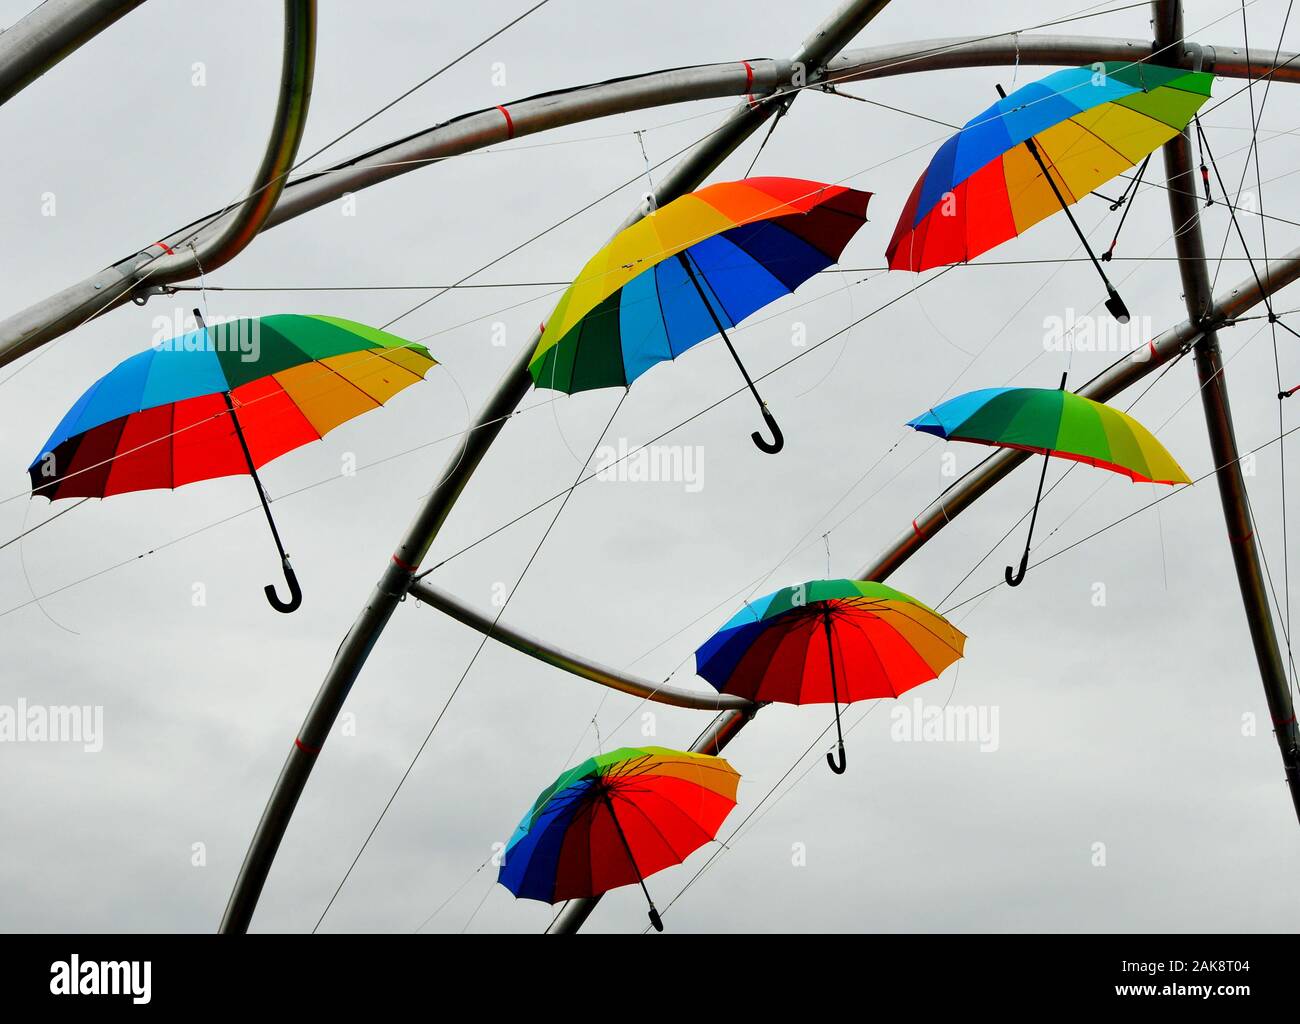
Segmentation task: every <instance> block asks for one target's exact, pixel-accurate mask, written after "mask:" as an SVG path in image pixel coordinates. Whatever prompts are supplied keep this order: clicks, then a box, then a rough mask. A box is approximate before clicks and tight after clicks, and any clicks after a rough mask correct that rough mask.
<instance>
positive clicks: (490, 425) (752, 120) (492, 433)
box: [220, 0, 889, 932]
mask: <svg viewBox="0 0 1300 1024" xmlns="http://www.w3.org/2000/svg"><path fill="white" fill-rule="evenodd" d="M888 3H889V0H849V2H846V3H842V4H841V5H840V6H839V8H838V9H837V10H836V12H835V13H834V14H833V15H831V17H830V18H828V19H827V20H826V21H825V22H824V23H823V25H822V27H821V28H820V29H819V30H818V32H817V33H816V34H815V35H814V36H813V37H812V38H811V39H810V40H809V41H808V42H807V43H805V44H804V46H803V47H802V48H801V49H800V51H799V54H798V56H796V58H795V61H796V62H797V63H799V64H801V65H804V66H810V67H812V68H813V69H817V68H820V67H821V66H822V65H823V64H824V63H825V62H826V61H827V60H829V59H830V58H831V57H833V56H834V55H835V52H836V51H835V49H833V48H832V47H835V46H837V45H843V42H844V41H846V40H847V39H849V38H852V37H853V36H854V35H856V34H857V32H858V31H860V30H861V29H862V27H863V26H865V25H866V24H867V23H868V22H869V21H871V19H872V18H874V17H875V16H876V14H878V13H879V12H880V11H881V10H883V9H884V7H885V6H886V5H887V4H888ZM773 113H775V105H774V104H771V103H742V104H740V105H739V106H738V107H736V109H735V110H734V111H733V112H732V114H731V115H730V116H728V118H727V119H726V120H725V121H724V122H723V124H722V126H721V127H720V128H719V130H717V131H715V132H713V133H711V134H710V135H709V136H708V137H706V138H705V139H704V140H703V141H702V142H700V143H699V144H698V145H697V146H696V147H695V148H694V149H692V150H691V152H690V153H688V154H687V155H686V156H685V157H684V158H683V160H682V161H681V162H680V163H679V164H678V165H677V167H676V168H675V169H674V170H673V171H672V172H671V173H670V174H669V175H668V176H667V177H666V178H665V179H664V180H663V181H661V182H660V184H659V186H658V188H657V189H656V192H655V198H656V201H657V202H658V203H665V202H670V201H671V200H673V199H675V198H677V196H679V195H682V194H684V193H685V192H689V191H690V190H692V189H694V188H696V187H698V185H699V184H700V183H701V182H702V181H703V180H704V179H705V178H706V177H707V176H708V174H709V173H710V172H711V171H712V170H713V169H714V168H715V167H717V165H718V164H719V163H720V162H721V161H722V160H723V159H725V158H726V157H727V155H728V154H730V153H731V152H732V151H733V150H735V148H736V147H737V146H739V145H740V144H741V143H742V142H743V141H744V140H745V139H746V138H748V137H749V136H750V135H751V134H752V133H753V132H754V130H755V129H756V128H758V127H759V126H760V125H761V124H762V123H763V122H764V121H765V120H766V119H767V118H768V117H769V116H771V115H772V114H773ZM643 212H644V211H641V212H638V213H634V214H633V216H632V219H636V217H638V216H641V215H643ZM537 341H538V332H533V335H532V337H530V338H529V340H528V342H527V343H526V344H525V345H524V346H523V347H522V348H520V350H519V352H518V354H517V355H516V356H515V360H514V363H513V365H512V366H511V368H510V369H509V370H508V371H507V373H506V375H505V377H504V378H503V379H502V381H501V383H500V384H499V385H498V387H497V390H496V392H495V393H494V394H493V395H492V397H491V398H489V399H488V401H487V403H486V404H485V405H484V407H483V409H482V411H481V412H480V413H479V416H478V418H477V420H476V421H475V423H474V425H473V426H472V427H471V429H470V432H469V434H468V435H467V440H466V444H465V447H464V449H463V451H462V452H461V453H460V454H459V455H458V456H457V457H456V458H455V459H454V460H452V463H451V467H450V468H449V469H448V471H447V472H446V474H445V475H444V476H443V478H442V479H441V480H440V481H439V482H438V484H437V485H435V487H434V488H433V491H432V492H431V494H430V495H429V497H428V499H427V500H426V501H425V503H424V505H423V506H422V507H421V509H420V511H419V512H418V513H417V515H416V517H415V519H414V521H413V522H412V523H411V525H410V527H408V529H407V531H406V534H405V536H404V537H403V538H402V540H401V542H400V543H399V544H398V546H397V550H396V551H395V552H394V553H393V556H392V558H391V560H390V561H389V564H388V565H387V566H386V567H385V569H384V572H383V575H382V576H381V577H380V580H379V582H378V584H377V585H376V586H375V589H374V590H373V591H372V593H371V596H370V600H369V601H368V602H367V603H366V606H365V607H364V608H363V609H362V611H361V614H360V615H359V616H358V618H357V621H356V622H355V623H354V624H353V627H352V629H351V630H349V631H348V634H347V636H345V637H344V639H343V643H342V644H341V645H340V646H339V650H338V652H337V653H336V654H335V657H334V661H333V662H332V664H331V665H330V667H329V670H328V672H327V673H326V675H325V679H324V680H323V681H322V683H321V687H320V690H319V691H318V693H317V695H316V699H315V701H314V703H313V704H312V707H311V710H310V711H309V712H308V715H307V719H306V721H305V722H304V723H303V727H302V730H301V731H300V732H299V734H298V737H297V738H296V739H295V741H294V744H293V746H292V747H290V749H289V754H288V757H287V758H286V760H285V764H284V767H283V769H282V770H281V772H280V777H279V779H278V780H277V782H276V786H275V789H274V790H273V791H272V793H271V796H270V799H269V800H268V802H267V805H266V809H265V810H264V811H263V814H262V818H261V820H260V821H259V822H258V825H257V830H256V832H255V833H254V835H253V839H252V841H251V843H250V845H249V848H248V853H247V854H246V855H245V858H244V863H243V865H242V867H241V868H240V871H239V876H238V877H237V879H236V881H235V886H234V889H233V891H232V892H231V895H230V901H229V903H228V904H227V906H226V912H225V914H224V916H223V917H222V920H221V926H220V930H221V931H222V932H243V931H247V929H248V924H249V922H250V921H251V920H252V916H253V911H254V909H255V908H256V906H257V900H258V897H259V896H260V895H261V892H262V887H263V886H264V885H265V883H266V877H267V874H268V873H269V872H270V869H271V864H272V862H273V860H274V859H275V853H276V851H277V850H278V849H279V846H280V841H281V839H282V838H283V837H284V831H285V829H286V828H287V826H288V822H289V818H290V817H291V815H292V814H293V809H294V807H295V806H296V805H297V803H298V798H299V797H300V796H301V795H302V790H303V788H304V787H305V785H306V782H307V779H308V777H309V776H310V774H311V768H312V766H313V764H314V763H315V760H316V757H317V756H318V755H319V754H320V751H321V749H322V747H323V746H324V744H325V740H326V738H327V736H328V735H329V730H330V727H331V726H332V725H333V723H334V720H335V718H336V717H337V716H338V712H339V710H340V709H341V708H342V706H343V702H344V700H346V699H347V695H348V692H349V691H350V690H351V688H352V684H353V683H354V682H355V681H356V678H357V676H358V675H359V674H360V672H361V668H362V665H363V664H364V663H365V660H366V658H367V656H368V655H369V653H370V650H371V649H372V648H373V647H374V645H375V642H376V641H377V640H378V639H379V634H380V633H381V632H382V631H383V628H384V626H385V625H386V624H387V622H388V619H389V618H390V617H391V616H392V613H393V610H394V609H395V608H396V607H397V604H398V602H399V601H400V600H401V598H402V596H403V595H405V594H406V593H407V591H408V590H409V588H410V586H411V583H412V579H413V577H414V575H415V572H416V570H417V568H418V566H419V564H420V562H421V561H422V560H423V558H424V556H425V554H426V553H427V552H428V550H429V547H430V545H431V544H432V543H433V541H434V538H435V537H436V536H437V535H438V531H439V529H440V528H441V526H442V524H443V522H445V521H446V518H447V516H448V514H449V513H450V512H451V509H452V506H453V505H454V504H455V503H456V500H457V499H458V498H459V497H460V494H461V492H462V491H463V490H464V489H465V486H466V484H468V483H469V479H470V477H471V476H472V475H473V474H474V471H475V470H476V469H477V467H478V464H479V462H480V461H481V460H482V458H483V456H484V455H485V454H487V451H488V448H490V447H491V445H492V442H493V441H494V440H495V439H496V436H497V435H498V434H499V433H500V431H501V429H502V427H503V426H504V425H505V423H506V421H507V420H508V419H509V416H510V414H511V413H512V412H513V411H514V410H515V408H516V407H517V406H518V404H519V402H520V401H521V400H522V399H523V397H524V395H526V394H527V393H528V390H529V389H530V388H531V387H532V377H531V376H530V375H529V373H528V360H529V357H530V355H531V353H532V351H533V349H534V348H535V347H536V345H537Z"/></svg>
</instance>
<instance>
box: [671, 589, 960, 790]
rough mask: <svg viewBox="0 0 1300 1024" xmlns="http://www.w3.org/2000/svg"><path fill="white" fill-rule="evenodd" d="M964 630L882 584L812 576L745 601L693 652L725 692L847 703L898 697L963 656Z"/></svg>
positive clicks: (760, 698)
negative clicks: (750, 600)
mask: <svg viewBox="0 0 1300 1024" xmlns="http://www.w3.org/2000/svg"><path fill="white" fill-rule="evenodd" d="M965 644H966V637H965V635H964V634H963V633H962V632H961V631H960V630H959V629H957V628H956V627H955V626H953V625H952V623H950V622H949V621H948V620H947V619H945V618H944V617H943V616H942V615H940V614H939V613H938V612H936V611H934V610H932V609H930V608H927V607H926V606H925V605H923V604H922V603H921V602H920V601H918V600H917V599H916V598H914V597H910V596H909V595H907V594H904V593H902V592H901V591H898V590H895V589H894V588H893V587H887V586H885V584H883V583H874V582H870V581H862V580H813V581H812V582H810V583H801V584H799V585H798V586H793V587H783V588H782V589H780V590H778V591H775V592H774V593H771V594H768V595H767V596H766V597H763V598H760V599H759V600H757V601H753V602H751V603H749V604H746V605H745V607H744V608H742V609H741V610H740V611H739V612H737V613H736V614H735V615H734V616H732V618H731V619H730V621H728V622H727V624H726V625H724V626H723V627H722V628H721V629H720V630H718V632H717V633H715V634H714V635H713V636H712V637H710V638H709V640H708V641H707V642H706V643H705V644H704V646H702V647H701V648H700V649H699V650H697V651H696V652H695V670H696V672H697V673H698V674H699V675H700V676H702V677H703V678H704V679H706V680H708V682H709V683H710V684H712V686H713V687H714V689H716V690H718V692H720V693H732V694H736V695H737V696H740V697H746V698H748V699H749V700H752V701H756V702H760V703H761V702H767V701H780V702H781V703H784V704H827V703H833V704H834V705H835V735H836V753H837V755H838V757H837V756H836V755H833V754H830V753H828V754H827V755H826V761H827V763H828V764H829V765H830V766H831V770H832V771H833V772H835V774H837V775H840V774H843V772H844V769H845V766H846V762H845V757H844V733H843V730H842V729H841V726H840V705H841V704H851V703H853V702H854V701H859V700H870V699H872V698H874V697H898V696H900V695H901V694H903V693H905V692H907V691H908V690H910V689H911V688H912V687H914V686H919V685H920V684H921V683H924V682H928V681H929V680H931V679H934V678H936V677H937V676H938V675H939V674H940V673H941V672H943V670H944V669H946V668H947V667H948V666H949V665H951V664H952V663H953V662H954V661H956V660H957V659H958V658H960V657H961V656H962V651H963V649H964V648H965Z"/></svg>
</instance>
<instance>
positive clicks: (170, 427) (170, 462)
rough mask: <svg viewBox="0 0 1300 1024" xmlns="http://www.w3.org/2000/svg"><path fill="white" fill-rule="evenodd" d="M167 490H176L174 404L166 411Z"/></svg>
mask: <svg viewBox="0 0 1300 1024" xmlns="http://www.w3.org/2000/svg"><path fill="white" fill-rule="evenodd" d="M167 413H168V416H167V456H168V457H167V469H168V473H167V489H168V490H172V491H174V490H176V403H175V402H171V403H170V405H169V408H168V409H167Z"/></svg>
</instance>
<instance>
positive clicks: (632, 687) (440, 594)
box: [410, 580, 754, 711]
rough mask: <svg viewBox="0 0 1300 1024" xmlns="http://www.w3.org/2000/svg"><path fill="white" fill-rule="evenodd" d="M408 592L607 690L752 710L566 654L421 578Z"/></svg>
mask: <svg viewBox="0 0 1300 1024" xmlns="http://www.w3.org/2000/svg"><path fill="white" fill-rule="evenodd" d="M410 595H411V596H412V597H413V598H415V599H416V600H417V601H422V602H424V603H425V604H427V605H429V607H431V608H437V609H438V610H439V611H441V612H445V613H446V614H447V615H450V616H451V617H452V618H453V619H455V620H456V621H457V622H462V623H464V624H465V625H466V626H469V627H470V628H471V629H477V630H478V631H479V632H480V633H483V634H484V635H486V636H491V637H492V639H493V640H498V641H500V642H501V643H503V644H505V645H506V646H507V647H513V648H514V649H515V650H516V651H520V652H521V653H523V654H527V655H528V656H529V657H530V658H536V659H537V660H538V661H541V662H543V663H544V664H547V665H551V666H553V667H555V668H558V669H563V670H564V671H565V672H569V673H572V674H573V675H575V676H579V677H581V678H582V679H587V680H590V681H591V682H593V683H599V684H600V685H601V686H608V687H609V688H610V689H611V690H618V691H619V692H621V693H626V694H630V695H631V696H633V697H640V698H641V699H642V700H649V701H654V702H655V703H656V704H668V705H670V706H672V707H677V708H694V709H696V710H701V711H728V710H737V711H753V709H754V704H753V703H752V702H751V701H748V700H746V699H745V698H744V697H735V696H732V695H731V694H729V693H715V692H714V691H713V690H712V689H710V690H707V691H701V690H684V689H682V688H681V687H677V686H668V685H666V684H664V683H655V682H651V681H650V680H649V679H641V678H639V677H637V676H634V675H629V674H628V673H626V672H620V671H619V670H618V669H614V668H609V667H608V666H605V665H602V664H600V663H599V662H596V661H592V660H590V659H588V658H584V657H582V656H581V655H578V654H570V653H569V652H568V651H565V650H562V649H561V648H559V647H556V646H554V645H553V644H549V643H546V642H545V641H543V640H540V639H538V638H537V637H534V636H530V635H529V634H527V633H524V632H521V631H520V630H517V629H514V628H512V627H510V626H508V625H506V624H505V623H503V622H500V621H494V620H493V618H492V616H489V615H484V614H482V613H481V612H478V611H475V610H474V609H473V608H471V607H470V606H469V605H467V604H465V602H464V601H462V600H460V598H458V597H453V596H452V595H451V594H448V593H447V592H446V591H445V590H440V589H438V588H437V587H434V586H431V585H429V584H428V583H425V582H424V581H423V580H421V581H419V582H417V583H413V584H412V585H411V589H410Z"/></svg>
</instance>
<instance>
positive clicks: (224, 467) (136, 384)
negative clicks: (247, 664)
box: [27, 310, 435, 612]
mask: <svg viewBox="0 0 1300 1024" xmlns="http://www.w3.org/2000/svg"><path fill="white" fill-rule="evenodd" d="M194 313H195V319H196V320H197V321H198V324H199V327H198V329H197V330H195V331H191V332H189V333H188V334H185V335H182V336H180V337H177V338H172V339H170V340H169V341H167V342H165V343H162V344H160V345H158V346H156V347H154V348H151V349H149V350H147V351H145V352H141V353H139V354H138V355H135V356H132V357H131V358H129V359H127V360H125V361H124V362H122V363H119V364H118V365H117V366H116V367H115V368H114V369H113V370H111V371H110V372H109V373H108V374H106V375H105V376H103V377H102V378H100V379H99V380H98V381H97V382H96V383H95V384H93V385H92V386H91V387H90V389H89V390H87V391H86V393H85V394H84V395H82V396H81V398H79V399H78V400H77V402H76V404H75V405H73V407H72V408H71V409H70V410H69V411H68V413H67V415H65V416H64V417H63V420H62V422H60V423H59V425H58V427H56V428H55V430H54V433H53V434H52V435H50V439H49V440H48V441H46V442H45V444H44V446H43V447H42V448H41V452H40V454H39V455H38V456H37V457H36V458H35V460H33V462H32V464H31V466H30V467H29V468H28V470H27V472H28V475H29V476H30V478H31V481H32V494H33V496H35V495H38V494H39V495H43V496H44V497H46V498H49V499H50V500H51V501H54V500H57V499H59V498H74V497H94V498H106V497H108V496H109V495H110V494H121V493H123V492H126V491H145V490H151V489H154V488H163V487H165V488H170V489H175V488H177V487H180V486H181V485H182V484H188V483H193V482H195V481H197V480H208V479H212V478H214V477H221V476H233V475H237V474H241V473H247V474H249V475H250V476H251V477H252V478H253V482H254V483H255V484H256V486H257V494H258V497H259V498H260V499H261V502H262V509H263V511H265V513H266V519H267V522H268V523H269V524H270V527H271V535H272V537H273V538H274V539H275V544H276V548H277V549H278V551H279V552H280V563H281V565H282V567H283V569H284V575H285V580H286V582H287V583H288V585H289V592H290V597H289V600H288V601H283V600H281V599H280V598H279V597H278V596H277V595H276V592H275V587H273V586H268V587H266V597H267V600H268V601H270V602H271V605H272V607H274V608H275V609H276V610H277V611H281V612H292V611H294V610H296V609H297V608H298V606H299V605H300V604H301V603H302V589H301V587H300V586H299V584H298V577H297V575H296V574H295V573H294V571H293V567H292V566H291V565H290V564H289V556H288V554H286V553H285V550H284V545H283V544H282V543H281V541H280V533H279V531H278V530H277V529H276V527H275V520H274V519H273V518H272V516H271V507H270V504H269V502H268V499H267V496H266V491H265V489H264V488H263V487H262V482H261V480H260V479H259V478H258V475H257V470H258V468H259V467H261V466H263V465H265V464H266V463H268V462H270V461H271V460H272V459H275V458H278V457H279V456H281V455H283V454H285V452H288V451H292V450H293V449H294V448H298V447H300V446H302V445H304V444H306V443H308V442H309V441H316V440H318V439H320V438H321V437H324V436H325V434H327V433H328V432H329V431H330V430H332V429H334V428H335V427H337V426H338V425H339V424H340V423H344V422H346V421H347V420H350V419H352V418H353V417H354V416H359V415H360V414H361V413H363V412H367V411H369V410H371V409H376V408H378V407H379V406H381V405H383V404H384V403H385V402H386V401H388V399H390V398H391V397H392V396H393V395H395V394H396V393H397V392H399V391H401V390H402V389H403V388H406V387H408V386H410V385H411V384H414V383H415V382H416V381H419V380H421V379H423V377H424V375H425V373H427V372H428V370H429V369H430V367H432V366H434V365H435V361H434V359H433V357H432V356H430V355H429V352H428V350H427V349H425V348H424V347H423V346H421V345H414V344H411V343H410V342H407V341H403V340H402V339H401V338H398V337H396V336H395V335H392V334H387V333H385V332H384V331H380V330H377V329H375V328H373V327H367V326H365V325H364V324H359V323H353V322H352V321H351V320H340V319H338V318H336V317H328V316H298V315H294V314H282V315H275V316H264V317H255V318H252V319H240V320H232V321H229V322H226V323H221V324H216V325H214V326H212V327H208V326H206V325H205V324H204V323H203V318H202V316H200V315H199V311H198V310H195V311H194Z"/></svg>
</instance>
